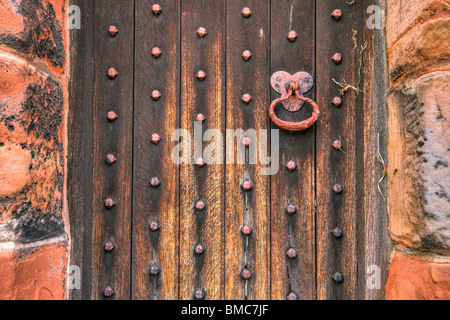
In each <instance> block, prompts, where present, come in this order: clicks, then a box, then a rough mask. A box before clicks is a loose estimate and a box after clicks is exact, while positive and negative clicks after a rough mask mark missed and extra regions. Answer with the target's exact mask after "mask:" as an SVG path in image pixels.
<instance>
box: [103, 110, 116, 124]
mask: <svg viewBox="0 0 450 320" xmlns="http://www.w3.org/2000/svg"><path fill="white" fill-rule="evenodd" d="M106 117H107V118H108V120H109V121H111V122H114V121H115V120H116V119H117V118H118V117H119V116H118V115H117V114H116V113H115V112H114V111H110V112H108V114H107V115H106Z"/></svg>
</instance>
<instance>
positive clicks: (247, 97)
mask: <svg viewBox="0 0 450 320" xmlns="http://www.w3.org/2000/svg"><path fill="white" fill-rule="evenodd" d="M241 99H242V101H243V102H244V103H246V104H249V103H250V101H252V96H251V95H249V94H248V93H246V94H244V95H243V96H242V98H241Z"/></svg>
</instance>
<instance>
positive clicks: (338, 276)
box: [331, 272, 344, 284]
mask: <svg viewBox="0 0 450 320" xmlns="http://www.w3.org/2000/svg"><path fill="white" fill-rule="evenodd" d="M331 278H332V279H333V280H334V282H336V283H337V284H340V283H342V282H343V281H344V276H343V275H342V273H340V272H336V273H335V274H333V275H332V276H331Z"/></svg>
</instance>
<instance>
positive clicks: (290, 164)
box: [286, 161, 297, 172]
mask: <svg viewBox="0 0 450 320" xmlns="http://www.w3.org/2000/svg"><path fill="white" fill-rule="evenodd" d="M286 168H287V169H288V170H289V171H291V172H292V171H294V170H295V169H296V168H297V164H296V163H295V162H294V161H289V162H288V163H287V164H286Z"/></svg>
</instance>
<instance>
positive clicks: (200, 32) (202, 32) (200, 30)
mask: <svg viewBox="0 0 450 320" xmlns="http://www.w3.org/2000/svg"><path fill="white" fill-rule="evenodd" d="M197 34H198V36H199V37H200V38H204V37H205V36H206V35H207V34H208V32H207V31H206V29H205V28H203V27H200V28H198V30H197Z"/></svg>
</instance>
